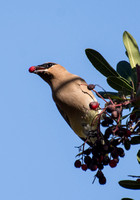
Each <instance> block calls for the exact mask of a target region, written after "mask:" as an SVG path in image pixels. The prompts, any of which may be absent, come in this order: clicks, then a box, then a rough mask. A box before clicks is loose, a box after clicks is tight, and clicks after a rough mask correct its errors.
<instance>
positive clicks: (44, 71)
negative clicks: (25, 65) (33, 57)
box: [29, 62, 66, 85]
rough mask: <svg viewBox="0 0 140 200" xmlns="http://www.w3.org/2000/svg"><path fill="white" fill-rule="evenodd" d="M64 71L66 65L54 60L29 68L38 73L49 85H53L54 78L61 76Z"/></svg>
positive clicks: (31, 71) (30, 70)
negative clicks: (63, 65)
mask: <svg viewBox="0 0 140 200" xmlns="http://www.w3.org/2000/svg"><path fill="white" fill-rule="evenodd" d="M64 71H66V69H65V68H64V67H62V66H61V65H59V64H56V63H52V62H48V63H44V64H42V65H37V66H32V67H30V68H29V72H30V73H34V74H38V75H39V76H40V77H41V78H42V79H43V80H44V81H46V82H47V83H48V84H49V85H51V83H52V80H53V79H56V78H58V77H61V76H62V74H63V72H64Z"/></svg>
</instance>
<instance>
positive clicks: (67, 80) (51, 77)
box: [29, 63, 99, 143]
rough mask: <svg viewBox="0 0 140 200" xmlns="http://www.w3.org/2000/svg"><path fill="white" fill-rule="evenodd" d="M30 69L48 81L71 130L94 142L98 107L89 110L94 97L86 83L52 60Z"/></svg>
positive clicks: (94, 99)
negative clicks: (96, 109)
mask: <svg viewBox="0 0 140 200" xmlns="http://www.w3.org/2000/svg"><path fill="white" fill-rule="evenodd" d="M29 71H30V72H33V73H36V74H38V75H39V76H40V77H41V78H42V79H43V80H44V81H46V82H47V83H48V84H49V85H50V87H51V89H52V97H53V100H54V102H55V103H56V106H57V108H58V110H59V112H60V113H61V115H62V116H63V117H64V119H65V120H66V121H67V123H68V124H69V125H70V127H71V128H72V129H73V130H74V132H75V133H76V134H77V135H78V136H79V137H80V138H81V139H83V140H84V141H85V140H86V139H87V141H88V143H94V142H95V140H96V137H95V135H96V130H97V124H98V120H97V115H98V114H99V110H98V111H95V110H91V109H90V107H89V104H90V103H91V102H93V101H97V100H96V98H95V97H94V95H93V93H92V92H91V91H90V90H88V89H87V83H86V82H85V81H84V80H83V79H82V78H80V77H79V76H77V75H74V74H71V73H69V72H68V71H67V70H66V69H65V68H64V67H62V66H61V65H59V64H55V63H45V64H43V65H38V66H36V67H31V68H30V69H29ZM93 121H94V123H93ZM92 123H93V125H92ZM91 125H92V126H91ZM91 130H92V131H91ZM90 134H92V137H91V136H90Z"/></svg>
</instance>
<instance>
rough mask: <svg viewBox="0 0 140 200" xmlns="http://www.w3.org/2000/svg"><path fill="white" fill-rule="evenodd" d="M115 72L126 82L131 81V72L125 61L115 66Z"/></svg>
mask: <svg viewBox="0 0 140 200" xmlns="http://www.w3.org/2000/svg"><path fill="white" fill-rule="evenodd" d="M117 72H118V73H119V74H120V75H121V76H122V77H123V78H125V79H126V80H128V82H131V81H132V78H131V76H132V70H131V66H130V64H129V63H128V62H126V61H120V62H119V63H118V64H117Z"/></svg>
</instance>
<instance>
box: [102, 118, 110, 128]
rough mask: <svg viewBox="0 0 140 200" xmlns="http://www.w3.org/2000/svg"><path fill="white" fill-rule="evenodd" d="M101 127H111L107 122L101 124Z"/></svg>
mask: <svg viewBox="0 0 140 200" xmlns="http://www.w3.org/2000/svg"><path fill="white" fill-rule="evenodd" d="M101 125H102V126H103V127H108V126H109V123H108V122H107V121H105V120H104V121H102V122H101Z"/></svg>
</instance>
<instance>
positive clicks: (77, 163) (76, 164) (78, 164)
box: [74, 160, 81, 168]
mask: <svg viewBox="0 0 140 200" xmlns="http://www.w3.org/2000/svg"><path fill="white" fill-rule="evenodd" d="M74 166H75V167H76V168H80V167H81V161H80V160H76V161H75V163H74Z"/></svg>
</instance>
